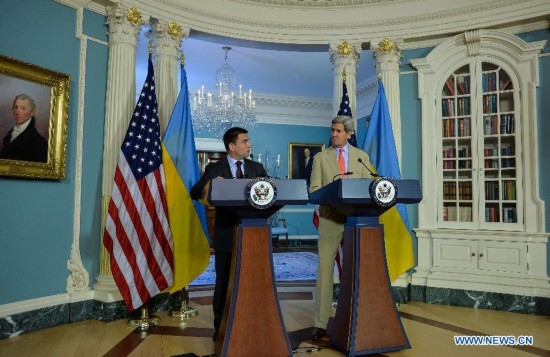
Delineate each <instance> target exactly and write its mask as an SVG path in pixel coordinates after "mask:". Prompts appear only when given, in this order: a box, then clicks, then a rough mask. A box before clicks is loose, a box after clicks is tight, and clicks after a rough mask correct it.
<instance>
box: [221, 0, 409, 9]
mask: <svg viewBox="0 0 550 357" xmlns="http://www.w3.org/2000/svg"><path fill="white" fill-rule="evenodd" d="M232 1H233V2H242V3H249V4H254V5H256V4H260V5H270V6H282V7H292V8H294V7H303V8H308V7H314V8H317V7H344V6H362V5H384V4H395V3H404V2H410V1H419V0H232Z"/></svg>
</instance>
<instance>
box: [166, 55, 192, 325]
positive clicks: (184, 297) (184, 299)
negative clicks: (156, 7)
mask: <svg viewBox="0 0 550 357" xmlns="http://www.w3.org/2000/svg"><path fill="white" fill-rule="evenodd" d="M184 65H185V56H184V55H183V50H182V51H181V54H180V69H183V66H184ZM181 90H187V88H182V89H181ZM169 316H170V317H173V318H178V319H180V320H186V319H189V318H192V317H197V316H199V310H197V309H196V308H194V307H191V306H189V291H188V290H187V289H186V288H185V286H184V287H183V288H182V289H181V307H180V308H179V309H176V310H172V311H170V314H169Z"/></svg>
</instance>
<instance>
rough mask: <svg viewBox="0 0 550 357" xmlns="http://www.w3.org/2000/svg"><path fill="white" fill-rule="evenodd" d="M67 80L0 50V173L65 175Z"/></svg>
mask: <svg viewBox="0 0 550 357" xmlns="http://www.w3.org/2000/svg"><path fill="white" fill-rule="evenodd" d="M70 80H71V78H70V76H69V75H68V74H64V73H60V72H56V71H53V70H50V69H47V68H43V67H39V66H36V65H33V64H30V63H26V62H22V61H19V60H16V59H13V58H9V57H5V56H2V55H0V176H14V177H24V178H40V179H52V180H61V179H64V178H65V161H66V146H67V121H68V119H67V117H68V108H69V85H70Z"/></svg>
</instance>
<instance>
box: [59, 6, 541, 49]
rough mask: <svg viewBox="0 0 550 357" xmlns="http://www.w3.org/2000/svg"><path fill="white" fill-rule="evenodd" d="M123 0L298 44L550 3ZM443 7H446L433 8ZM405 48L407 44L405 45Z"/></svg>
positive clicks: (461, 22)
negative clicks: (285, 3) (279, 3)
mask: <svg viewBox="0 0 550 357" xmlns="http://www.w3.org/2000/svg"><path fill="white" fill-rule="evenodd" d="M65 1H66V0H65ZM94 1H96V2H101V1H104V0H94ZM266 1H267V0H266ZM120 2H124V3H126V4H129V5H132V6H136V7H137V8H138V9H141V10H142V11H143V12H144V13H148V14H151V15H152V16H155V17H158V18H169V19H170V20H175V21H177V22H179V23H182V24H186V25H188V26H190V27H191V28H192V29H194V30H198V31H201V32H206V33H211V34H216V35H221V36H227V37H231V38H239V39H246V40H255V41H264V42H274V43H294V44H304V43H309V44H321V43H322V44H326V43H329V42H331V41H338V40H340V39H342V38H347V39H348V40H349V41H362V42H372V41H373V39H380V38H383V37H390V38H403V39H404V41H405V42H406V41H407V40H409V39H421V38H424V39H427V38H434V37H437V36H442V35H446V36H448V35H450V34H455V33H458V32H462V31H466V30H468V29H471V28H495V27H498V26H505V25H506V24H507V23H510V22H515V23H516V24H517V22H518V21H522V20H527V19H532V18H538V19H540V18H543V17H544V16H545V15H547V14H549V13H550V3H549V2H548V1H545V0H502V1H490V0H483V1H481V0H480V1H479V2H477V3H476V4H475V5H466V6H465V5H461V3H457V2H454V1H451V0H424V1H422V6H419V4H418V1H399V2H396V1H387V2H381V1H379V2H374V3H365V2H361V4H358V3H357V1H350V2H349V3H348V4H346V6H343V5H340V7H339V8H338V13H337V14H335V12H334V6H330V7H328V6H313V3H314V2H313V1H309V2H308V3H311V4H312V6H305V7H306V8H305V9H304V11H308V13H309V14H310V16H307V17H304V16H303V15H302V14H298V13H297V12H296V11H295V10H296V6H287V7H283V6H275V5H274V4H260V3H254V4H253V3H251V2H250V1H242V0H241V1H233V2H232V3H231V5H229V4H228V3H229V1H227V0H211V1H208V2H197V1H192V0H157V1H155V2H151V1H147V0H120ZM301 3H303V4H306V2H301ZM317 3H318V2H317ZM332 3H336V2H335V1H332ZM442 3H443V4H442ZM317 5H318V4H317ZM398 5H399V6H398ZM432 5H433V6H432ZM441 8H444V9H447V10H442V11H436V10H433V9H441ZM419 9H420V10H419ZM274 19H278V20H274ZM279 19H284V20H279ZM350 34H351V35H350ZM401 48H402V49H406V47H404V46H403V47H401Z"/></svg>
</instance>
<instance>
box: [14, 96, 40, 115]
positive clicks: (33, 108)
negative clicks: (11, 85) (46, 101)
mask: <svg viewBox="0 0 550 357" xmlns="http://www.w3.org/2000/svg"><path fill="white" fill-rule="evenodd" d="M17 100H26V101H28V102H29V107H30V108H31V111H32V112H33V113H34V112H36V103H35V102H34V99H32V98H31V97H30V96H28V95H26V94H18V95H16V96H15V99H14V100H13V104H12V105H11V107H12V108H13V106H14V105H15V102H16V101H17Z"/></svg>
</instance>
